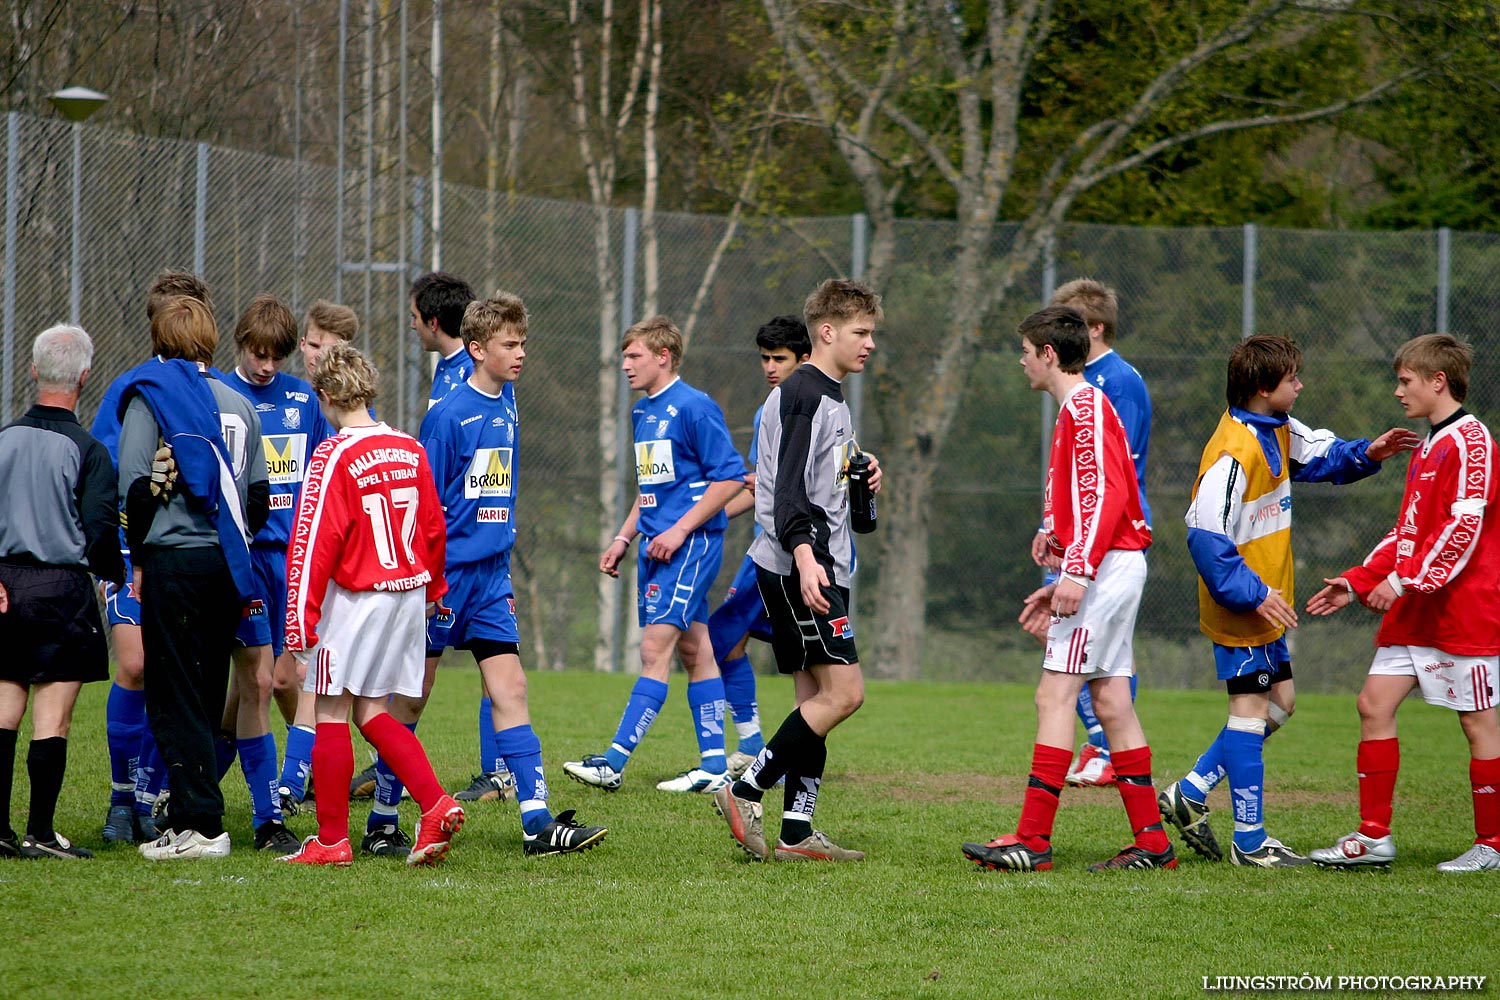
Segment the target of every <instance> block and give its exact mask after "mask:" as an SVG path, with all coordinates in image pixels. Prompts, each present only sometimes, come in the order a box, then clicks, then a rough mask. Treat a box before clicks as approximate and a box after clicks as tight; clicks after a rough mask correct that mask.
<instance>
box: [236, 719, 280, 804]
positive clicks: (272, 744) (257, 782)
mask: <svg viewBox="0 0 1500 1000" xmlns="http://www.w3.org/2000/svg"><path fill="white" fill-rule="evenodd" d="M235 747H236V749H238V750H239V754H240V770H241V771H242V772H244V775H245V784H246V785H247V786H249V788H250V806H251V809H252V810H253V812H254V815H255V820H254V822H255V825H256V826H260V825H261V824H262V823H280V822H281V803H280V800H279V799H278V798H277V796H276V784H277V780H278V777H279V775H277V773H276V737H274V736H272V735H271V734H270V733H266V734H265V735H264V736H251V737H247V738H246V739H242V740H236V741H235Z"/></svg>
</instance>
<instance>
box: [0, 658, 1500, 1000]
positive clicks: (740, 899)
mask: <svg viewBox="0 0 1500 1000" xmlns="http://www.w3.org/2000/svg"><path fill="white" fill-rule="evenodd" d="M530 681H531V702H532V706H533V712H534V716H535V720H536V725H537V729H538V731H539V733H540V735H541V737H542V741H543V746H544V749H545V753H546V763H547V767H548V773H549V775H550V777H551V779H552V798H553V804H554V806H555V807H556V808H558V809H567V808H575V807H576V808H577V809H578V810H579V812H580V814H581V816H582V818H583V819H584V820H586V821H588V822H602V823H606V824H607V825H609V826H610V828H611V833H610V836H609V838H608V839H607V840H606V841H605V842H604V843H603V844H602V845H601V846H600V847H599V848H597V849H596V850H593V851H591V852H588V853H586V854H582V855H577V856H570V857H552V858H535V859H528V858H526V857H524V856H523V855H522V853H521V844H520V830H519V824H518V822H517V819H516V813H515V807H514V805H509V804H507V805H495V804H493V803H479V804H478V808H476V809H474V810H471V813H470V817H471V818H470V821H469V823H468V825H467V826H465V828H464V830H463V832H462V834H461V835H460V837H459V839H458V840H457V841H456V843H455V848H454V851H453V854H452V855H451V856H450V858H449V860H448V861H447V862H445V863H444V864H443V865H442V866H441V867H439V868H436V869H418V870H411V869H407V868H405V867H404V866H402V865H400V864H399V863H398V864H392V863H389V862H388V861H385V860H381V859H373V858H361V859H359V860H358V861H357V862H356V864H355V866H354V867H353V868H352V869H347V870H331V871H330V870H318V869H313V870H308V869H299V868H291V867H288V866H282V865H278V864H276V863H275V862H274V861H273V860H272V859H271V858H270V857H269V856H265V855H257V854H255V853H254V852H253V851H251V850H250V849H249V844H250V839H251V838H250V829H249V817H248V814H249V807H248V801H247V796H246V793H245V788H244V783H243V781H242V780H240V778H239V772H238V770H237V769H236V770H235V771H232V772H231V774H230V776H229V778H228V779H227V780H226V783H225V787H226V789H227V790H228V792H227V794H228V798H229V811H230V816H229V821H230V832H231V835H232V836H233V837H234V838H235V843H236V845H237V846H236V849H235V852H234V854H233V855H232V856H231V857H230V858H228V859H225V860H223V861H219V862H208V861H204V862H196V863H182V864H177V865H172V864H156V865H152V864H149V863H147V862H145V861H143V860H142V859H141V858H140V857H139V856H138V855H137V854H136V853H135V852H134V851H133V850H131V849H130V848H124V847H116V848H109V849H104V848H103V847H102V844H101V842H100V838H99V829H100V826H101V824H102V821H103V818H104V811H105V810H104V806H105V799H106V795H107V788H108V774H107V767H106V763H105V752H104V736H103V731H104V724H103V709H104V697H105V694H106V687H107V686H106V685H102V684H96V685H91V686H89V687H88V688H87V689H86V690H85V694H84V697H83V699H82V700H81V702H80V704H79V707H78V711H77V714H76V716H75V719H74V731H73V738H72V739H71V740H70V746H71V754H70V757H71V765H70V770H69V774H68V781H67V785H66V787H65V789H64V793H63V801H62V803H61V805H60V808H59V816H58V826H59V828H60V829H61V830H62V831H63V832H64V833H66V834H68V835H70V836H73V837H74V839H75V840H76V841H78V842H80V843H82V844H84V845H85V846H88V847H91V848H94V849H96V850H99V857H98V859H97V860H95V861H93V862H87V863H78V864H69V863H66V862H20V861H16V862H6V863H3V864H0V913H3V914H4V917H5V924H6V928H7V933H6V945H5V947H4V950H3V952H0V996H5V997H25V998H50V997H61V998H95V997H98V998H103V997H131V998H137V997H140V996H142V995H148V996H168V997H175V996H184V997H282V996H286V997H296V998H299V1000H303V998H307V1000H311V998H324V997H374V998H384V997H430V996H447V997H470V996H526V995H538V996H540V995H545V996H554V997H573V996H576V997H608V998H628V997H653V998H660V997H759V998H764V997H775V996H788V995H796V996H833V997H952V998H960V997H962V998H968V997H1087V998H1090V1000H1100V998H1108V997H1133V998H1141V997H1167V996H1196V995H1200V994H1201V992H1202V989H1201V977H1203V976H1209V977H1213V976H1219V975H1255V974H1263V975H1298V974H1302V973H1308V974H1314V975H1335V976H1337V975H1408V974H1432V975H1458V974H1477V975H1491V974H1493V973H1496V972H1497V971H1500V970H1497V965H1500V961H1497V952H1496V947H1495V945H1496V940H1497V939H1496V934H1495V932H1494V927H1495V926H1496V923H1495V921H1496V920H1497V919H1500V892H1497V888H1500V882H1497V880H1496V878H1495V877H1493V876H1469V877H1461V876H1447V877H1441V876H1439V875H1438V874H1437V873H1436V872H1434V871H1433V867H1432V866H1433V865H1434V864H1435V863H1436V862H1438V861H1441V860H1443V859H1445V858H1448V857H1452V856H1453V855H1456V854H1457V853H1459V851H1461V850H1463V849H1464V848H1465V847H1466V846H1467V844H1468V842H1469V840H1470V839H1471V836H1472V827H1471V823H1470V806H1469V791H1468V782H1467V764H1466V761H1467V751H1466V747H1465V744H1464V741H1463V738H1462V736H1461V734H1460V732H1459V727H1458V725H1457V722H1456V720H1455V719H1454V718H1453V716H1452V714H1451V713H1449V712H1445V711H1439V710H1437V709H1433V708H1430V707H1428V706H1426V705H1423V704H1420V703H1410V704H1408V705H1407V706H1405V708H1404V709H1403V715H1402V726H1403V736H1404V740H1403V745H1402V764H1403V770H1402V774H1401V780H1400V785H1399V787H1398V789H1397V808H1396V824H1397V831H1396V832H1397V838H1398V844H1399V845H1400V856H1399V859H1398V861H1397V863H1396V866H1395V869H1394V870H1393V872H1392V873H1390V874H1388V875H1380V874H1375V873H1342V872H1329V871H1322V870H1299V871H1290V872H1288V871H1281V872H1266V871H1258V870H1257V871H1247V870H1243V869H1238V868H1231V867H1229V866H1228V865H1224V864H1219V865H1214V864H1209V863H1206V862H1202V861H1200V860H1198V859H1197V858H1196V857H1194V856H1192V855H1191V854H1190V853H1189V854H1188V855H1187V856H1186V857H1184V858H1183V861H1182V865H1181V867H1180V869H1179V870H1178V871H1176V872H1143V873H1126V874H1113V875H1105V876H1100V875H1090V874H1087V873H1086V872H1085V871H1084V867H1085V865H1086V864H1088V863H1089V862H1092V861H1096V860H1099V859H1102V858H1104V857H1107V856H1109V855H1110V854H1112V853H1113V852H1114V851H1115V850H1116V849H1118V848H1119V847H1120V846H1122V845H1123V844H1125V843H1126V842H1127V841H1128V839H1129V837H1128V831H1127V830H1126V824H1125V821H1124V814H1123V811H1122V810H1121V808H1120V802H1119V796H1118V794H1117V793H1116V792H1115V791H1114V790H1113V789H1086V790H1069V791H1068V792H1067V793H1065V794H1064V797H1063V807H1062V810H1061V812H1060V813H1059V817H1058V824H1057V830H1056V836H1055V840H1054V843H1055V845H1056V861H1057V869H1056V870H1054V871H1052V872H1050V873H1045V874H1031V875H1003V874H1000V873H996V872H986V871H981V870H979V869H977V868H976V867H975V866H974V865H972V864H970V863H969V862H967V861H965V860H964V859H963V857H962V856H961V855H960V853H959V850H958V845H959V844H960V842H962V841H964V840H971V839H988V838H989V837H991V836H993V835H995V834H997V833H1000V832H1005V831H1009V830H1010V829H1012V828H1013V826H1014V823H1015V820H1016V815H1017V810H1018V806H1019V802H1020V796H1021V793H1022V790H1023V787H1024V784H1025V773H1026V770H1027V768H1028V766H1029V761H1030V747H1031V739H1032V733H1033V725H1034V722H1033V713H1032V708H1031V691H1030V689H1029V688H1027V687H1024V686H1020V685H982V684H943V683H923V684H897V683H872V684H871V685H870V688H869V697H868V700H867V702H866V705H865V707H864V708H863V709H862V710H861V711H860V713H859V714H858V715H857V716H855V718H854V719H853V720H851V721H850V722H849V723H847V724H845V725H844V726H843V727H842V728H840V729H839V730H838V731H837V732H836V733H835V735H834V737H833V739H832V741H831V745H830V753H829V770H828V780H827V782H826V783H825V785H824V794H823V798H822V801H821V803H820V807H819V812H818V820H819V825H820V826H822V827H823V828H825V829H827V830H828V831H829V832H830V833H831V834H832V835H833V836H834V838H835V839H836V840H838V841H839V842H840V843H844V844H846V845H847V846H851V847H859V848H862V849H864V850H866V851H868V852H869V854H870V860H869V861H867V862H866V863H864V864H862V865H840V866H835V865H824V866H815V865H792V864H766V865H761V864H754V863H751V862H750V861H749V859H748V858H746V857H745V856H744V855H743V854H742V853H741V852H740V851H739V849H738V848H737V847H736V846H735V845H734V844H733V842H732V841H731V840H730V838H729V835H728V832H727V828H726V827H725V826H724V824H723V821H722V820H720V819H719V818H718V817H716V816H715V815H714V814H713V812H712V810H711V807H710V805H709V803H708V802H707V801H706V800H705V799H703V798H700V797H697V796H673V795H668V794H666V793H662V792H657V791H656V790H655V788H654V787H653V785H654V783H655V782H656V781H657V780H659V779H660V778H662V777H667V776H670V775H672V774H674V773H675V772H676V771H678V770H680V769H681V768H682V767H685V766H687V764H688V763H689V762H690V761H691V760H692V759H693V758H694V755H695V748H694V745H693V741H692V734H691V731H690V730H689V728H688V725H687V720H686V718H685V714H686V708H685V707H684V703H683V690H682V689H683V687H684V681H683V678H682V677H681V676H678V677H675V678H674V681H673V694H672V698H671V701H670V703H669V705H668V708H667V711H666V713H665V714H664V716H663V718H662V719H660V720H659V721H658V723H657V725H656V728H655V730H654V731H653V732H652V734H651V736H650V737H649V738H648V739H647V741H646V743H645V745H644V746H643V748H642V749H641V750H640V751H639V752H638V753H637V755H636V759H635V760H634V761H633V762H632V764H631V767H630V771H629V773H628V776H627V779H626V785H625V787H624V788H623V789H622V790H621V791H620V792H618V793H616V794H613V795H608V794H604V793H602V792H599V791H596V790H593V789H589V788H584V787H583V786H580V785H577V784H574V783H572V782H570V781H567V780H566V779H565V777H564V776H563V774H562V770H561V762H562V760H563V759H565V758H567V757H572V756H576V755H578V754H581V753H584V752H593V751H597V750H598V749H599V748H601V747H602V746H603V745H604V744H605V742H606V740H607V739H608V737H609V736H610V734H611V733H612V732H613V727H614V725H615V722H616V720H617V719H618V715H619V711H620V709H621V707H622V706H623V703H624V700H625V696H626V693H627V690H628V688H629V685H630V683H631V680H630V678H627V677H621V676H601V675H596V674H590V673H582V672H574V673H536V674H532V675H531V677H530ZM476 689H477V683H476V675H475V673H474V672H473V671H472V669H470V670H460V669H445V670H443V671H442V672H441V673H440V674H439V677H438V684H437V690H436V693H435V696H434V698H433V700H432V704H431V706H430V708H429V710H428V714H427V717H426V718H425V719H424V720H423V723H422V727H421V729H420V730H419V733H420V735H421V737H422V739H423V741H424V743H426V744H427V746H428V749H429V752H430V753H431V755H432V758H433V760H434V763H435V765H436V767H437V770H438V773H439V777H440V778H441V779H442V780H443V781H444V782H445V783H446V784H447V785H448V786H449V787H457V786H458V785H459V784H461V783H462V782H464V781H466V780H467V778H468V776H469V775H470V774H471V773H472V771H473V770H474V767H475V764H476V757H477V751H476V748H475V735H474V733H475V724H474V717H475V697H476ZM789 698H790V684H789V682H787V681H786V680H784V679H780V678H762V711H763V715H764V717H765V718H766V719H767V720H768V725H769V726H770V727H771V728H774V727H775V725H777V724H778V723H779V721H780V719H781V718H782V717H783V715H784V713H785V712H786V711H787V709H788V707H789ZM1139 707H1140V713H1141V716H1142V720H1143V722H1144V724H1145V727H1146V732H1147V734H1148V736H1149V737H1150V739H1151V741H1152V746H1153V749H1154V752H1155V760H1156V770H1157V775H1158V777H1159V778H1162V777H1166V778H1173V777H1176V776H1178V775H1180V774H1181V773H1182V771H1183V770H1184V769H1185V768H1186V767H1187V766H1188V765H1189V764H1191V763H1192V760H1193V759H1194V756H1195V755H1196V753H1197V752H1198V751H1199V750H1200V749H1201V747H1202V745H1203V744H1204V743H1205V742H1206V741H1207V740H1209V739H1210V738H1211V737H1212V735H1213V734H1214V732H1216V731H1217V729H1218V728H1219V727H1220V726H1221V725H1222V720H1223V716H1224V706H1223V696H1222V694H1216V693H1212V692H1201V691H1155V690H1152V689H1151V688H1150V687H1149V681H1148V686H1147V687H1145V688H1144V689H1143V691H1142V695H1141V699H1140V703H1139ZM26 738H27V737H26V734H25V733H24V732H23V734H22V740H23V742H22V750H21V751H20V752H18V754H17V757H18V763H19V767H18V771H19V773H18V776H17V781H16V789H15V795H14V800H13V801H14V805H13V809H12V823H13V824H21V823H24V820H25V802H26V789H25V780H24V772H25V765H24V746H25V743H24V740H25V739H26ZM279 738H280V735H279V733H278V739H279ZM1357 738H1358V723H1357V719H1356V717H1355V712H1354V704H1353V697H1352V695H1342V696H1326V695H1325V696H1307V697H1304V698H1303V699H1302V704H1301V706H1300V707H1299V710H1298V714H1297V717H1296V719H1295V720H1294V721H1293V722H1292V724H1291V725H1290V726H1289V727H1288V729H1287V730H1286V731H1285V732H1283V733H1281V734H1278V735H1277V736H1276V737H1274V738H1273V739H1272V740H1271V741H1270V742H1269V743H1268V745H1267V751H1266V767H1267V775H1268V779H1269V789H1270V792H1269V798H1268V816H1269V822H1268V828H1269V829H1270V830H1271V832H1272V833H1274V834H1275V835H1276V836H1278V837H1280V838H1281V839H1283V840H1285V841H1286V842H1287V843H1288V844H1290V845H1292V846H1294V847H1297V848H1299V849H1302V850H1306V849H1308V848H1310V847H1314V846H1322V845H1324V844H1327V843H1331V842H1332V840H1333V839H1334V838H1335V837H1337V836H1339V835H1341V834H1343V833H1346V832H1348V830H1350V829H1352V827H1353V825H1354V823H1355V821H1356V796H1355V780H1354V774H1353V758H1354V746H1355V742H1356V740H1357ZM356 742H357V745H361V746H362V744H359V743H358V741H356ZM361 752H362V751H361ZM767 802H768V803H770V804H771V805H772V806H773V808H772V810H771V812H772V815H775V814H776V810H777V809H778V808H779V802H780V795H779V793H775V792H773V793H772V794H771V795H768V797H767ZM1227 804H1228V803H1227V798H1226V797H1225V793H1224V791H1223V790H1220V791H1218V792H1216V793H1215V798H1214V800H1213V805H1214V806H1215V807H1216V808H1215V814H1214V815H1215V818H1216V820H1217V823H1216V826H1217V829H1218V831H1219V836H1220V839H1221V840H1223V841H1225V842H1226V843H1227V840H1228V836H1229V833H1230V824H1229V823H1228V821H1227V816H1226V814H1227V812H1228V810H1227V808H1226V807H1227ZM414 816H415V812H414V807H413V806H411V805H410V804H408V805H405V806H403V818H404V819H405V821H406V822H407V823H408V825H409V824H410V822H411V821H412V819H413V818H414ZM363 819H364V810H363V809H362V808H360V807H359V805H358V804H356V807H355V810H354V822H355V823H356V824H358V825H360V826H361V827H362V824H363ZM291 825H292V828H293V830H294V831H296V832H297V833H299V834H300V835H306V834H307V833H310V832H311V831H312V829H313V827H314V825H315V824H314V821H313V819H312V818H311V817H298V818H296V819H294V820H292V821H291ZM772 830H773V831H774V821H773V823H772Z"/></svg>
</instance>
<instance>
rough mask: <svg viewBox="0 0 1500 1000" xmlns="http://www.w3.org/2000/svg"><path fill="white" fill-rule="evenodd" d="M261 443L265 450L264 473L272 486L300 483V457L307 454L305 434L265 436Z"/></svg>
mask: <svg viewBox="0 0 1500 1000" xmlns="http://www.w3.org/2000/svg"><path fill="white" fill-rule="evenodd" d="M262 443H263V444H264V446H265V449H266V472H267V473H268V474H269V476H270V480H271V485H272V486H277V485H286V484H292V485H295V484H297V483H300V482H302V473H303V471H304V470H303V467H302V456H303V455H305V454H307V435H306V434H267V435H265V437H264V438H262Z"/></svg>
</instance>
